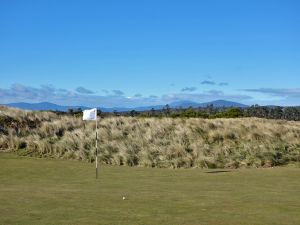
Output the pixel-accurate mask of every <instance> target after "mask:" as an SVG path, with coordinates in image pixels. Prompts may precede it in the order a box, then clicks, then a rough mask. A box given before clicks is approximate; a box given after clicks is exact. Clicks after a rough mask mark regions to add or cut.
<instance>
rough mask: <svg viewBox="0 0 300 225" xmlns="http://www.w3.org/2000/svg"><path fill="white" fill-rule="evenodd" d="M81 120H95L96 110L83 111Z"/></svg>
mask: <svg viewBox="0 0 300 225" xmlns="http://www.w3.org/2000/svg"><path fill="white" fill-rule="evenodd" d="M82 119H83V120H97V109H96V108H94V109H89V110H83V118H82Z"/></svg>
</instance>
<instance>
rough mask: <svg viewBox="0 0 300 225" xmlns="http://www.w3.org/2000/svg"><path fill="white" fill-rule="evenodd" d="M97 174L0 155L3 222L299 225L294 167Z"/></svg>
mask: <svg viewBox="0 0 300 225" xmlns="http://www.w3.org/2000/svg"><path fill="white" fill-rule="evenodd" d="M99 172H100V173H99V179H98V180H95V170H94V167H93V165H92V164H88V163H84V162H75V161H63V160H50V159H35V158H22V157H18V156H15V155H13V154H7V153H1V154H0V224H1V225H2V224H3V225H8V224H22V225H26V224H28V225H34V224H68V225H70V224H114V225H115V224H130V225H134V224H171V225H175V224H180V225H182V224H200V225H201V224H213V225H218V224H222V225H223V224H228V225H229V224H230V225H234V224H239V225H241V224H249V225H254V224H262V225H268V224H270V225H271V224H272V225H276V224H278V225H283V224H285V225H288V224H295V225H296V224H297V225H298V224H300V168H299V167H298V168H297V166H294V167H282V168H270V169H241V170H201V169H180V170H171V169H151V168H130V167H118V166H115V167H112V166H102V167H101V168H100V171H99ZM123 196H125V197H126V199H125V200H122V198H123Z"/></svg>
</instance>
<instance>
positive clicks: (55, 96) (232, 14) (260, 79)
mask: <svg viewBox="0 0 300 225" xmlns="http://www.w3.org/2000/svg"><path fill="white" fill-rule="evenodd" d="M299 12H300V2H299V1H296V0H294V1H291V0H281V1H278V0H272V1H271V0H259V1H258V0H251V1H250V0H245V1H240V0H227V1H223V0H206V1H199V0H198V1H192V0H185V1H183V0H182V1H177V0H151V1H143V0H136V1H131V0H127V1H121V0H119V1H116V0H112V1H89V0H87V1H74V0H73V1H65V0H60V1H54V0H51V1H50V0H49V1H46V0H42V1H41V0H40V1H31V0H27V1H17V0H12V1H1V2H0V28H1V29H0V103H9V102H19V101H24V102H41V101H50V102H53V103H58V104H64V105H86V106H105V107H111V106H122V107H134V106H144V105H152V104H165V103H170V102H173V101H179V100H192V101H196V102H205V101H211V100H216V99H226V100H233V101H238V102H241V103H245V104H254V103H258V104H262V105H263V104H279V105H300V41H299V40H300V13H299Z"/></svg>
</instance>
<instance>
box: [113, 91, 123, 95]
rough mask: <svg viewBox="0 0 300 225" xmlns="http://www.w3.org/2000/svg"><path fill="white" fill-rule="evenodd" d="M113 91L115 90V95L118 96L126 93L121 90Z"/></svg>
mask: <svg viewBox="0 0 300 225" xmlns="http://www.w3.org/2000/svg"><path fill="white" fill-rule="evenodd" d="M112 92H113V93H114V95H116V96H122V95H124V94H125V93H124V92H123V91H121V90H113V91H112Z"/></svg>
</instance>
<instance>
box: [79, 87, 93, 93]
mask: <svg viewBox="0 0 300 225" xmlns="http://www.w3.org/2000/svg"><path fill="white" fill-rule="evenodd" d="M75 91H76V92H78V93H81V94H94V93H95V92H93V91H91V90H88V89H86V88H84V87H78V88H76V89H75Z"/></svg>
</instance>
